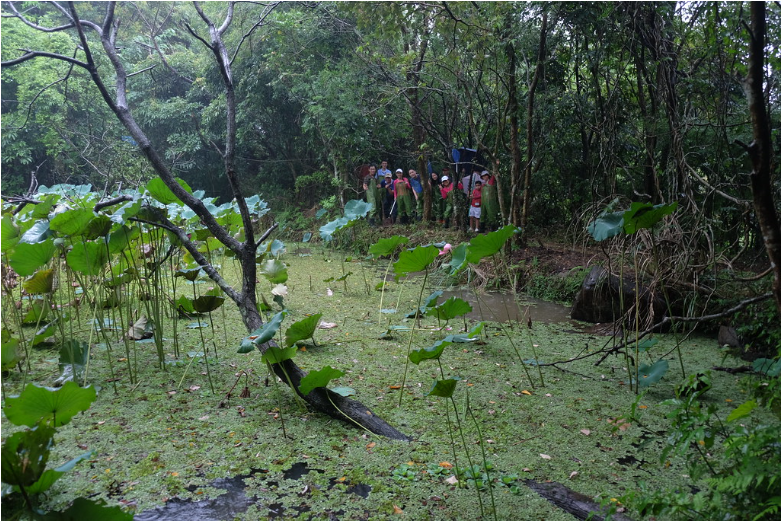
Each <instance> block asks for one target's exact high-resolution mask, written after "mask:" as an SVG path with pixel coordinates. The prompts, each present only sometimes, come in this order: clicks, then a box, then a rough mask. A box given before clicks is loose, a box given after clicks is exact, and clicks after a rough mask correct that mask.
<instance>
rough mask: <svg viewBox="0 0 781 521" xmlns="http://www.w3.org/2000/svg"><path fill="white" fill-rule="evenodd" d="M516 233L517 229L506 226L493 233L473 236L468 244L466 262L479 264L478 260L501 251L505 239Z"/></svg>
mask: <svg viewBox="0 0 781 521" xmlns="http://www.w3.org/2000/svg"><path fill="white" fill-rule="evenodd" d="M517 231H518V228H516V227H515V226H512V225H509V224H508V225H507V226H505V227H504V228H499V229H498V230H496V231H495V232H491V233H486V234H484V235H477V236H475V237H474V238H473V239H472V240H471V241H470V242H469V249H468V251H467V254H466V258H467V260H468V261H469V262H470V263H471V264H477V263H478V262H480V259H482V258H484V257H490V256H491V255H494V254H496V252H498V251H499V250H501V249H502V246H504V244H505V243H506V242H507V239H509V238H510V237H512V235H513V234H514V233H516V232H517Z"/></svg>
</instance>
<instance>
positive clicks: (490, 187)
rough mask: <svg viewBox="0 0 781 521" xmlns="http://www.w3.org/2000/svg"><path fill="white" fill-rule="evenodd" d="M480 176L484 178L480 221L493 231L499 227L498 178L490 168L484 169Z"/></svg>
mask: <svg viewBox="0 0 781 521" xmlns="http://www.w3.org/2000/svg"><path fill="white" fill-rule="evenodd" d="M480 177H481V178H482V180H483V202H482V204H483V210H482V215H481V217H480V223H481V225H482V226H483V229H484V230H485V231H489V232H490V231H493V230H496V229H497V228H498V227H499V196H498V194H497V192H496V179H494V176H492V175H491V174H490V173H489V172H488V170H483V172H482V174H480Z"/></svg>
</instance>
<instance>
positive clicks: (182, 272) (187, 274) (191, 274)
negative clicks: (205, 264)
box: [174, 266, 201, 282]
mask: <svg viewBox="0 0 781 521" xmlns="http://www.w3.org/2000/svg"><path fill="white" fill-rule="evenodd" d="M200 274H201V267H200V266H197V267H195V268H187V269H185V268H182V269H178V270H176V273H174V277H184V278H185V279H187V280H189V281H190V282H193V281H195V279H197V278H198V275H200Z"/></svg>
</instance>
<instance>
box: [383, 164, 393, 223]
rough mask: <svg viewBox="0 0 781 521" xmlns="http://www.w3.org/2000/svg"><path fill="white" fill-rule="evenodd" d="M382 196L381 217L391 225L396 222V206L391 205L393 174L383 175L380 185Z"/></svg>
mask: <svg viewBox="0 0 781 521" xmlns="http://www.w3.org/2000/svg"><path fill="white" fill-rule="evenodd" d="M380 186H381V188H382V191H383V193H382V195H383V215H385V218H386V219H388V220H389V221H390V224H393V223H394V221H396V205H394V204H393V174H391V173H390V171H389V172H388V173H387V174H385V175H384V176H383V178H382V182H381V183H380Z"/></svg>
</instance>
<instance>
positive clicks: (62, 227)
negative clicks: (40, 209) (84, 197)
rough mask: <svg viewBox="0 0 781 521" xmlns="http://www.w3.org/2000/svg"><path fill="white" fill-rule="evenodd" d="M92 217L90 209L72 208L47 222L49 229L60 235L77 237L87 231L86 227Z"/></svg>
mask: <svg viewBox="0 0 781 521" xmlns="http://www.w3.org/2000/svg"><path fill="white" fill-rule="evenodd" d="M94 216H95V214H94V213H92V210H91V209H88V208H74V209H72V210H68V211H66V212H63V213H61V214H58V215H55V216H54V218H53V219H52V220H51V221H50V222H49V227H50V228H51V229H52V230H54V231H55V232H57V233H59V234H60V235H69V236H78V235H81V234H83V233H84V232H85V231H86V230H87V225H89V223H90V221H91V220H92V218H93V217H94Z"/></svg>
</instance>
